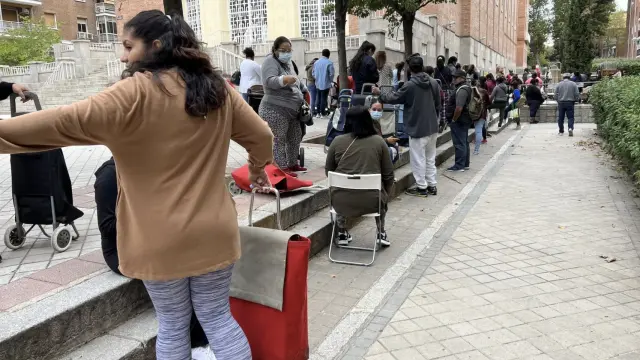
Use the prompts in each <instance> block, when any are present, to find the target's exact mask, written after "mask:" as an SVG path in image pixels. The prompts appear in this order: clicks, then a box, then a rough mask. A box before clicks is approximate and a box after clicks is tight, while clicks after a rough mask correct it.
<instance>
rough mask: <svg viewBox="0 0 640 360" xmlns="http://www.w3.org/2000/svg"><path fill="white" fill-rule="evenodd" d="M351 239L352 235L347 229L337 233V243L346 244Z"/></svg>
mask: <svg viewBox="0 0 640 360" xmlns="http://www.w3.org/2000/svg"><path fill="white" fill-rule="evenodd" d="M351 241H353V237H352V236H351V234H349V232H348V231H345V232H339V233H338V245H340V246H347V245H349V243H350V242H351Z"/></svg>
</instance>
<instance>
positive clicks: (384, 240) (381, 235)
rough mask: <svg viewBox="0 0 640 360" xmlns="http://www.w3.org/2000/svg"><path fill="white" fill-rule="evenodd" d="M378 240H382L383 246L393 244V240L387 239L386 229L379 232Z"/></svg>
mask: <svg viewBox="0 0 640 360" xmlns="http://www.w3.org/2000/svg"><path fill="white" fill-rule="evenodd" d="M378 242H380V245H382V246H391V241H389V239H387V232H386V231H383V232H379V233H378Z"/></svg>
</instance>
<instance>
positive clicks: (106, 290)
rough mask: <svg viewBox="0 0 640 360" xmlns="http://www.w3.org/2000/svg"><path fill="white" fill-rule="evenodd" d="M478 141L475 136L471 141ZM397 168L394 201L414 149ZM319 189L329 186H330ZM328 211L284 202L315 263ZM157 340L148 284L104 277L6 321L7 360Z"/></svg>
mask: <svg viewBox="0 0 640 360" xmlns="http://www.w3.org/2000/svg"><path fill="white" fill-rule="evenodd" d="M103 80H104V79H103ZM105 81H106V80H105ZM95 86H96V87H97V86H98V85H95ZM70 87H71V85H69V91H70V92H71V94H73V96H79V97H80V96H86V95H87V91H86V90H85V89H83V91H82V92H80V91H79V90H77V91H74V89H71V88H70ZM91 91H93V89H92V90H91ZM51 99H54V100H50V101H52V103H57V102H62V101H64V98H63V96H60V97H55V96H52V97H51ZM508 125H509V123H508V122H506V123H505V124H504V125H503V126H502V127H501V128H498V127H497V116H494V118H493V119H492V121H490V123H489V127H488V129H489V131H490V132H492V133H494V134H495V133H498V132H500V131H501V130H503V129H504V128H506V127H507V126H508ZM472 136H473V134H472V131H471V130H470V131H469V137H470V138H471V137H472ZM323 137H324V136H320V137H318V138H317V139H309V140H307V144H305V146H318V147H321V146H322V145H320V144H322V143H323V142H324V141H323ZM453 154H454V147H453V144H452V142H451V134H450V132H449V131H448V130H447V131H445V132H444V133H443V134H440V135H439V137H438V141H437V157H436V163H437V165H441V164H443V163H444V162H445V161H447V159H449V158H450V157H452V156H453ZM395 167H396V170H395V177H396V179H397V183H396V186H395V189H394V194H391V195H392V197H396V196H398V195H399V194H401V193H403V192H404V190H406V189H407V188H408V187H410V186H411V185H412V184H413V183H414V180H413V176H412V173H411V169H410V166H409V152H408V149H404V148H403V149H402V151H401V154H400V160H399V161H398V162H397V163H396V164H395ZM316 184H317V185H321V186H323V185H324V186H326V179H325V180H320V181H318V182H316ZM248 197H249V194H246V193H245V194H240V195H237V196H235V200H236V203H237V204H240V203H247V202H248ZM256 200H258V202H257V203H258V205H257V208H256V210H254V211H253V219H254V224H255V225H256V226H261V227H268V228H275V224H276V215H275V209H276V206H275V201H273V199H272V198H271V197H269V196H266V195H264V196H261V197H260V198H259V199H256ZM328 203H329V192H328V190H327V189H324V190H320V191H316V192H301V193H297V194H292V195H291V196H286V197H284V198H283V201H282V209H281V216H282V225H283V227H284V228H286V229H289V230H290V231H292V232H295V233H298V234H300V235H302V236H305V237H308V238H310V239H311V241H312V249H311V253H312V256H313V255H315V254H318V253H319V252H320V251H321V250H322V249H324V248H325V247H327V246H328V245H329V239H330V238H331V229H332V228H331V222H330V220H329V216H328V211H327V206H328ZM238 223H240V224H246V223H247V215H246V214H245V215H243V214H240V216H239V217H238ZM63 265H64V264H63ZM337 266H339V265H337ZM60 271H61V273H63V270H60ZM156 335H157V322H156V319H155V314H154V312H153V309H152V305H151V302H150V299H149V298H148V295H147V293H146V290H145V289H144V286H143V285H142V283H141V282H140V281H137V280H131V279H126V278H123V277H119V276H115V275H113V274H111V273H108V272H104V271H103V272H102V273H99V274H97V275H95V276H92V277H89V278H86V279H84V280H78V281H75V282H73V283H71V284H70V285H69V286H68V287H66V288H63V289H61V290H60V291H56V292H55V293H52V294H49V295H48V296H46V297H43V298H42V299H40V300H39V301H37V302H31V303H25V304H24V305H22V306H19V307H18V308H17V309H14V310H12V311H11V312H9V313H5V314H1V313H0V359H6V360H36V359H54V360H80V359H101V360H125V359H126V360H146V359H155V338H156Z"/></svg>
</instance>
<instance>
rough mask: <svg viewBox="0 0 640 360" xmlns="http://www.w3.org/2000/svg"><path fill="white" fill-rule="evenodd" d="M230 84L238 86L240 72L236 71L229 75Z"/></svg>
mask: <svg viewBox="0 0 640 360" xmlns="http://www.w3.org/2000/svg"><path fill="white" fill-rule="evenodd" d="M231 83H233V84H234V85H236V86H240V70H238V71H236V72H234V73H233V75H231Z"/></svg>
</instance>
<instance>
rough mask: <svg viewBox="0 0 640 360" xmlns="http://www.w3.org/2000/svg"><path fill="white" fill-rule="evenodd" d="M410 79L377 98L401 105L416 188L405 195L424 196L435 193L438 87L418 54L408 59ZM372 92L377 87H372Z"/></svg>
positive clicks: (378, 91)
mask: <svg viewBox="0 0 640 360" xmlns="http://www.w3.org/2000/svg"><path fill="white" fill-rule="evenodd" d="M407 62H408V65H409V70H410V71H411V74H412V75H411V80H409V81H407V82H406V83H405V84H404V85H403V86H402V87H401V88H400V89H399V90H398V91H394V92H391V93H386V94H382V95H381V96H380V101H382V102H383V103H387V104H402V105H404V116H403V119H404V130H405V133H407V135H409V148H410V152H409V155H410V158H411V170H412V172H413V177H414V178H415V179H416V187H415V188H412V189H409V190H407V194H409V195H414V196H421V197H427V196H428V195H436V194H437V193H438V189H437V188H436V184H437V181H436V142H437V140H438V118H439V112H440V106H441V105H440V86H439V85H438V82H437V81H436V80H435V79H433V78H431V77H430V76H428V75H427V74H426V73H425V72H424V62H423V60H422V58H421V57H418V56H412V57H411V58H409V60H408V61H407ZM374 94H380V89H378V88H374Z"/></svg>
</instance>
